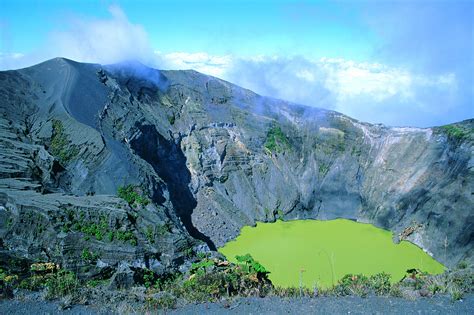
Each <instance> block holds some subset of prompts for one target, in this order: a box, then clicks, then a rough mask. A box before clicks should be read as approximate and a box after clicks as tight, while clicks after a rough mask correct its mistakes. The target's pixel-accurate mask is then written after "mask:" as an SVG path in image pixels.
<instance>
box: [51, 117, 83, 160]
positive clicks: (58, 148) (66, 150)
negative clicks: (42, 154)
mask: <svg viewBox="0 0 474 315" xmlns="http://www.w3.org/2000/svg"><path fill="white" fill-rule="evenodd" d="M52 125H53V134H52V136H51V145H50V152H51V154H52V155H53V156H55V157H57V158H58V159H59V161H60V162H61V163H63V164H65V163H68V162H69V161H71V160H72V159H73V158H75V157H76V156H77V155H78V154H79V149H78V148H77V147H76V146H74V145H69V137H68V136H67V134H66V132H65V131H64V127H63V123H62V122H61V121H60V120H57V119H54V120H53V122H52Z"/></svg>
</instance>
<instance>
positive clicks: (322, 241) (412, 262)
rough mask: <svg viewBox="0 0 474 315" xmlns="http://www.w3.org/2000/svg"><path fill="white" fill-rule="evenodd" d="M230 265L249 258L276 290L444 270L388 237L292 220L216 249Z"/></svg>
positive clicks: (247, 230) (364, 228) (341, 222)
mask: <svg viewBox="0 0 474 315" xmlns="http://www.w3.org/2000/svg"><path fill="white" fill-rule="evenodd" d="M219 252H220V253H222V254H223V255H225V256H226V257H227V259H229V260H230V261H233V262H235V261H236V260H235V256H236V255H244V254H247V253H249V254H251V255H252V256H253V258H254V259H255V260H257V261H259V262H260V263H261V264H262V265H263V266H265V267H266V268H267V270H269V271H270V275H269V277H270V280H272V282H273V284H275V285H276V286H281V287H291V286H295V287H297V286H299V283H300V270H304V272H302V281H303V284H304V285H305V286H307V287H313V286H314V285H317V286H319V287H329V286H331V285H332V284H335V283H336V282H337V280H339V279H340V278H342V277H343V276H344V275H346V274H349V273H351V274H359V273H361V274H364V275H373V274H376V273H380V272H386V273H389V274H391V275H392V281H394V282H395V281H399V280H400V279H402V278H403V276H404V275H405V273H406V270H407V269H411V268H417V269H420V270H422V271H425V272H428V273H430V274H439V273H442V272H443V271H444V266H443V265H442V264H440V263H439V262H437V261H436V260H434V259H433V258H432V257H431V256H429V255H428V254H427V253H425V252H424V251H423V250H422V249H421V248H419V247H418V246H416V245H414V244H412V243H410V242H407V241H402V242H400V243H399V244H395V243H393V241H392V232H390V231H386V230H383V229H380V228H377V227H375V226H373V225H370V224H365V223H358V222H354V221H350V220H345V219H337V220H331V221H317V220H296V221H277V222H275V223H257V226H256V227H250V226H245V227H243V228H242V231H241V234H240V235H239V236H238V237H237V238H236V239H235V240H233V241H230V242H228V243H227V244H226V245H225V246H224V247H221V248H220V249H219Z"/></svg>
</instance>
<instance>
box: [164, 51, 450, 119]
mask: <svg viewBox="0 0 474 315" xmlns="http://www.w3.org/2000/svg"><path fill="white" fill-rule="evenodd" d="M157 54H158V56H159V57H160V58H161V60H162V64H164V65H166V68H170V69H189V68H193V69H195V70H197V71H200V72H203V73H207V74H210V75H214V76H217V77H220V78H223V79H225V80H228V81H230V82H233V83H235V84H237V85H241V86H243V87H246V88H249V89H251V90H254V91H255V92H257V93H260V94H263V95H266V96H271V97H275V98H281V99H286V100H289V101H293V102H296V103H301V104H306V105H310V106H317V107H323V108H328V109H333V110H337V111H340V112H342V113H345V114H348V115H350V116H353V117H355V118H357V119H360V120H364V121H369V122H382V123H386V124H391V125H415V126H430V125H435V124H439V123H443V119H450V118H449V117H450V115H451V113H452V112H453V111H454V110H455V109H456V95H457V90H458V83H457V78H456V75H455V74H453V73H446V74H442V75H423V74H418V73H413V72H410V71H409V70H407V69H404V68H399V67H390V66H387V65H383V64H380V63H370V62H356V61H352V60H345V59H334V58H321V59H319V60H311V59H308V58H303V57H293V58H282V57H278V56H255V57H252V58H239V57H236V56H231V55H226V56H213V55H208V54H206V53H194V54H193V53H182V52H181V53H172V54H160V53H157ZM451 120H452V121H453V120H456V118H452V119H451ZM444 122H447V120H444Z"/></svg>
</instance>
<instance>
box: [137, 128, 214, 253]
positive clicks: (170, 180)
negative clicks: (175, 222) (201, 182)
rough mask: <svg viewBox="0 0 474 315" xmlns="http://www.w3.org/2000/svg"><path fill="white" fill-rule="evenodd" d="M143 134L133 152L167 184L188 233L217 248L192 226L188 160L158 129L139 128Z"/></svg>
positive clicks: (193, 204)
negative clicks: (148, 164)
mask: <svg viewBox="0 0 474 315" xmlns="http://www.w3.org/2000/svg"><path fill="white" fill-rule="evenodd" d="M138 129H139V130H140V131H141V135H140V136H138V137H137V138H135V139H133V140H132V141H131V142H130V145H131V147H132V149H133V150H134V151H135V152H136V153H137V154H138V155H139V156H140V157H141V158H142V159H144V160H145V161H147V162H148V163H150V164H151V166H152V167H153V169H154V170H155V172H156V173H157V174H158V176H160V177H161V179H163V181H164V182H165V183H166V185H167V187H168V190H169V194H170V201H171V203H172V204H173V206H174V208H175V210H176V213H177V215H178V216H179V218H180V219H181V221H182V222H183V224H184V226H185V228H186V229H187V231H188V232H189V234H190V235H191V236H192V237H194V238H196V239H199V240H201V241H203V242H205V243H206V244H207V245H208V246H209V248H210V249H211V250H216V246H215V245H214V243H213V242H212V241H211V239H210V238H209V237H207V236H206V235H204V234H203V233H201V232H200V231H199V230H198V229H197V228H196V227H195V226H194V225H193V223H192V220H191V214H192V213H193V210H194V208H196V205H197V202H196V199H195V198H194V196H193V194H192V193H191V191H190V189H189V183H190V182H191V174H190V173H189V170H188V168H187V167H186V157H185V156H184V154H183V151H182V150H181V147H180V146H179V143H178V144H176V143H174V142H173V141H172V140H166V139H165V138H164V137H163V136H162V135H161V134H159V133H158V132H157V131H156V128H155V126H151V125H141V126H138Z"/></svg>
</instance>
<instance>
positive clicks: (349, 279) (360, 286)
mask: <svg viewBox="0 0 474 315" xmlns="http://www.w3.org/2000/svg"><path fill="white" fill-rule="evenodd" d="M334 292H335V293H336V295H342V296H344V295H358V296H363V297H364V296H367V294H368V293H369V292H370V282H369V278H367V277H366V276H364V275H361V274H358V275H352V274H347V275H345V276H344V277H342V279H340V280H339V281H338V283H337V284H336V286H335V287H334Z"/></svg>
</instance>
